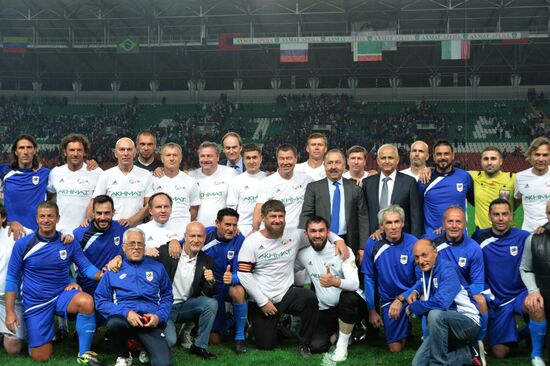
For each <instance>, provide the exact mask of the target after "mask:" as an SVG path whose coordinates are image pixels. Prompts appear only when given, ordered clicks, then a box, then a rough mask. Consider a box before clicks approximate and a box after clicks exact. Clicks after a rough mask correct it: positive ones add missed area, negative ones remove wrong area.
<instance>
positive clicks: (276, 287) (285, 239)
mask: <svg viewBox="0 0 550 366" xmlns="http://www.w3.org/2000/svg"><path fill="white" fill-rule="evenodd" d="M306 245H308V243H307V239H306V237H305V235H304V230H300V229H289V228H285V230H284V232H283V235H282V237H280V238H278V239H268V238H266V237H265V236H263V235H262V233H261V232H260V231H256V232H255V233H253V234H252V235H250V236H249V237H247V238H246V239H245V240H244V242H243V245H242V247H241V250H240V251H239V279H240V280H241V284H242V285H243V286H244V288H245V289H246V292H247V293H248V294H249V295H250V297H251V298H252V299H253V300H254V301H255V302H256V304H257V305H258V306H260V307H261V306H264V305H265V304H266V303H267V301H268V300H270V299H271V301H272V302H273V303H274V304H276V303H278V302H280V301H281V300H282V299H283V296H285V294H286V292H287V291H288V289H289V288H290V287H291V286H292V285H293V284H294V260H295V259H296V255H297V254H298V251H299V250H300V248H303V247H304V246H306ZM241 262H250V263H254V265H255V266H254V272H252V273H250V272H242V271H241V269H243V268H241V267H243V265H242V264H241Z"/></svg>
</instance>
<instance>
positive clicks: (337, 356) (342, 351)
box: [331, 347, 348, 362]
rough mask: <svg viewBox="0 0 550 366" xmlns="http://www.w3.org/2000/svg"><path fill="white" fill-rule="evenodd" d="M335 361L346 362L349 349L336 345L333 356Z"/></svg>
mask: <svg viewBox="0 0 550 366" xmlns="http://www.w3.org/2000/svg"><path fill="white" fill-rule="evenodd" d="M331 359H332V361H334V362H344V361H345V360H347V359H348V350H347V349H346V348H341V347H336V349H335V350H334V352H333V353H332V357H331Z"/></svg>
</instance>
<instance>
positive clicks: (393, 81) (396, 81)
mask: <svg viewBox="0 0 550 366" xmlns="http://www.w3.org/2000/svg"><path fill="white" fill-rule="evenodd" d="M390 86H391V87H392V88H399V87H400V86H401V78H399V77H398V76H392V77H391V78H390Z"/></svg>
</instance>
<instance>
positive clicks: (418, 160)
mask: <svg viewBox="0 0 550 366" xmlns="http://www.w3.org/2000/svg"><path fill="white" fill-rule="evenodd" d="M429 150H430V149H429V147H428V144H427V143H425V142H424V141H421V140H418V141H415V142H414V143H413V144H412V145H411V151H410V152H409V159H410V161H411V166H413V167H415V168H424V167H425V166H426V162H427V161H428V159H429V158H430V154H429Z"/></svg>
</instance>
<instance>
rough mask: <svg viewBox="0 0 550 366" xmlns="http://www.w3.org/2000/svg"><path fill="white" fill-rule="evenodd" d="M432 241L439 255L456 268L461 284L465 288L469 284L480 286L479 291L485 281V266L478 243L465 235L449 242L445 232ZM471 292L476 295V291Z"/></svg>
mask: <svg viewBox="0 0 550 366" xmlns="http://www.w3.org/2000/svg"><path fill="white" fill-rule="evenodd" d="M434 243H435V245H436V246H437V252H438V254H439V257H441V258H443V259H445V260H447V261H449V262H451V263H453V264H454V265H455V266H456V268H457V269H458V273H459V275H460V283H461V285H462V286H464V288H466V289H470V287H471V285H476V286H481V289H480V291H479V292H481V290H483V285H484V283H485V267H484V265H483V253H481V248H480V247H479V244H478V243H477V242H476V241H475V240H473V239H472V238H470V237H469V236H467V235H464V236H463V237H462V240H460V241H458V242H451V241H449V240H447V237H446V236H445V234H443V235H441V236H439V237H437V238H435V239H434ZM472 293H473V294H474V295H477V291H473V292H472Z"/></svg>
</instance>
